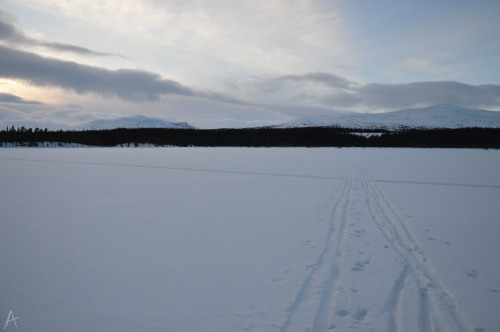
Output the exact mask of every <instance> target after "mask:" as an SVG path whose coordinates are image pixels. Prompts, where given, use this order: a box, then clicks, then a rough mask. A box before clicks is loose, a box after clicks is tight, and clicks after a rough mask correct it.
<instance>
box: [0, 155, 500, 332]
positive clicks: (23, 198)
mask: <svg viewBox="0 0 500 332" xmlns="http://www.w3.org/2000/svg"><path fill="white" fill-rule="evenodd" d="M0 220H1V222H0V227H1V229H0V314H1V316H0V317H1V322H2V327H5V328H6V329H5V330H6V331H9V330H12V331H200V332H201V331H328V330H331V331H422V332H425V331H438V330H439V331H499V330H500V315H498V312H499V308H500V264H499V263H498V257H500V242H499V238H500V151H491V150H489V151H484V150H442V149H436V150H426V149H333V148H332V149H330V148H325V149H305V148H304V149H302V148H290V149H279V148H276V149H274V148H273V149H250V148H156V149H155V148H151V149H147V148H140V149H119V148H114V149H113V148H112V149H99V148H98V149H69V148H68V149H1V150H0ZM17 317H18V318H17ZM13 318H16V319H15V320H13ZM4 324H5V325H4ZM15 325H17V328H16V326H15Z"/></svg>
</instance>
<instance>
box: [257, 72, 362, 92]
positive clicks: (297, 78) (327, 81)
mask: <svg viewBox="0 0 500 332" xmlns="http://www.w3.org/2000/svg"><path fill="white" fill-rule="evenodd" d="M285 82H299V83H304V82H312V83H321V84H324V85H326V86H329V87H332V88H338V89H349V88H351V87H352V86H353V85H356V83H354V82H352V81H349V80H348V79H345V78H343V77H340V76H337V75H334V74H328V73H321V72H317V73H309V74H305V75H283V76H279V77H276V78H271V79H268V80H266V81H264V82H263V84H262V85H263V87H265V88H269V89H280V88H281V87H282V86H283V84H284V83H285Z"/></svg>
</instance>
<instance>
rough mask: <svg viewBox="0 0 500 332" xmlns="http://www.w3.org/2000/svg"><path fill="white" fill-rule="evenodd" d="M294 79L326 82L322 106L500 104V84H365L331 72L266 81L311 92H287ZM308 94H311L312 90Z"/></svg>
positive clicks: (320, 91)
mask: <svg viewBox="0 0 500 332" xmlns="http://www.w3.org/2000/svg"><path fill="white" fill-rule="evenodd" d="M287 81H294V82H298V83H304V84H307V83H308V82H315V83H322V84H323V85H326V86H327V87H328V88H329V89H328V90H326V91H325V90H324V89H318V90H315V91H316V96H315V101H316V102H317V103H318V104H320V105H325V106H329V107H336V108H341V109H351V108H359V107H363V108H368V110H370V109H402V108H410V107H415V106H431V105H436V104H454V105H458V106H462V107H468V108H475V107H500V85H495V84H488V85H469V84H465V83H460V82H454V81H429V82H412V83H405V84H381V83H370V84H361V83H356V82H353V81H350V80H348V79H345V78H343V77H340V76H337V75H333V74H328V73H320V72H319V73H310V74H305V75H284V76H279V77H277V78H273V79H270V80H267V81H265V82H264V83H265V84H267V87H270V88H274V91H273V90H272V89H270V90H269V91H271V92H276V91H277V90H280V93H281V94H283V93H285V94H286V93H288V94H293V95H295V96H296V95H300V89H302V90H301V91H302V93H305V91H309V92H310V91H311V89H310V87H307V86H306V85H301V84H299V87H297V86H294V87H293V88H292V89H290V90H289V91H284V90H285V88H286V87H285V86H284V84H283V83H284V82H287ZM297 90H299V92H297ZM308 96H311V94H310V93H308Z"/></svg>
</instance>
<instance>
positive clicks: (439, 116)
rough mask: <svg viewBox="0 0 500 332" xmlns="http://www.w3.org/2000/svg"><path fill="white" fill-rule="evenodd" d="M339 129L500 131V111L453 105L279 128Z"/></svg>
mask: <svg viewBox="0 0 500 332" xmlns="http://www.w3.org/2000/svg"><path fill="white" fill-rule="evenodd" d="M330 126H339V127H344V128H357V129H374V128H376V129H391V130H394V129H401V128H452V129H453V128H466V127H483V128H500V112H493V111H480V110H469V109H465V108H461V107H458V106H453V105H437V106H432V107H428V108H415V109H408V110H402V111H397V112H389V113H369V114H359V113H356V114H352V115H343V116H341V115H334V116H328V115H323V116H317V117H310V118H301V119H297V120H293V121H290V122H287V123H285V124H283V125H278V126H275V127H278V128H294V127H330Z"/></svg>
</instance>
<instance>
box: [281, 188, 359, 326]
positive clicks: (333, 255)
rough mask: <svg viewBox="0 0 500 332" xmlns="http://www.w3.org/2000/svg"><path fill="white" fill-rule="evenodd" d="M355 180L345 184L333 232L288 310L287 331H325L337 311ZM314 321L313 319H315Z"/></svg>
mask: <svg viewBox="0 0 500 332" xmlns="http://www.w3.org/2000/svg"><path fill="white" fill-rule="evenodd" d="M351 190H352V179H349V180H348V181H346V183H345V185H344V188H343V190H342V193H341V194H340V197H339V198H338V200H337V202H336V204H335V206H334V208H333V211H332V216H331V218H330V230H329V233H328V235H327V238H326V243H325V246H324V248H323V251H322V252H321V254H320V255H319V257H318V259H317V261H316V263H315V264H314V265H313V267H312V269H311V272H310V274H309V276H308V277H307V279H306V280H305V282H304V283H303V284H302V287H301V289H300V291H299V293H298V296H297V298H296V299H295V301H294V302H293V303H292V304H291V306H290V307H289V309H288V318H287V320H286V322H285V324H284V325H283V327H282V328H281V331H282V332H285V331H305V330H310V328H311V326H309V327H308V325H311V324H312V325H313V326H312V328H313V331H324V330H326V324H327V323H326V322H327V319H328V315H330V314H331V311H332V310H333V308H334V300H335V290H336V288H337V280H338V277H339V274H340V273H341V266H340V264H341V263H342V260H343V257H344V252H343V250H342V248H343V243H344V241H345V233H346V219H347V218H346V214H347V212H348V211H347V210H348V205H349V203H350V195H351ZM312 318H313V319H312Z"/></svg>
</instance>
